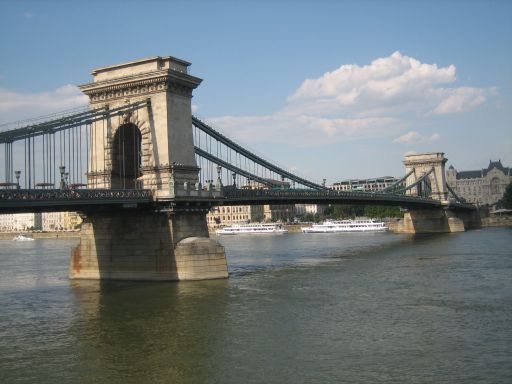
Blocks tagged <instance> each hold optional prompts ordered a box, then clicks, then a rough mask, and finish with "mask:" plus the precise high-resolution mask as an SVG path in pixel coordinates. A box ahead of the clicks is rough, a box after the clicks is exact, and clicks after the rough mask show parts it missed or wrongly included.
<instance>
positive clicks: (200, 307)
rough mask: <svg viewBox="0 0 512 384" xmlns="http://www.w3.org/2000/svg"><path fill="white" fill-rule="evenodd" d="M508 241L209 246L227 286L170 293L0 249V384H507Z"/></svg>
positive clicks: (511, 315)
mask: <svg viewBox="0 0 512 384" xmlns="http://www.w3.org/2000/svg"><path fill="white" fill-rule="evenodd" d="M511 234H512V230H511V229H507V228H495V229H486V230H481V231H472V232H468V233H463V234H451V235H436V236H421V237H420V236H414V237H411V236H398V235H393V234H389V233H379V234H366V235H365V234H358V235H356V236H355V235H347V236H345V235H344V234H341V235H336V234H326V235H324V234H318V235H314V234H312V235H303V234H288V235H284V236H255V237H251V236H245V237H243V236H242V237H239V236H231V237H220V238H219V240H220V241H221V242H222V243H223V244H224V245H225V247H226V252H227V255H228V264H229V268H230V279H229V280H216V281H202V282H182V283H161V282H159V283H140V282H136V283H134V282H97V281H69V280H68V279H67V268H68V257H69V254H70V250H71V248H72V247H73V246H74V241H72V240H59V241H54V240H37V241H34V242H30V243H14V242H9V241H3V242H0V308H1V311H0V351H1V352H2V353H0V377H1V378H2V383H3V382H5V383H11V382H13V383H14V382H15V383H34V382H37V383H55V382H65V383H140V382H150V383H170V382H172V383H241V382H243V383H262V382H264V383H339V382H358V383H375V382H389V383H398V382H403V383H411V382H416V383H432V382H447V383H453V382H464V383H471V382H474V383H477V382H493V383H508V382H509V381H510V378H511V377H512V357H511V356H512V325H511V324H512V279H511V272H512V251H511V248H510V247H509V243H510V235H511ZM359 235H360V236H359Z"/></svg>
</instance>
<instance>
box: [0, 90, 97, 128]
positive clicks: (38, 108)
mask: <svg viewBox="0 0 512 384" xmlns="http://www.w3.org/2000/svg"><path fill="white" fill-rule="evenodd" d="M87 103H88V98H87V96H85V95H84V94H83V93H82V92H80V90H79V89H78V87H76V86H74V85H70V84H68V85H64V86H62V87H60V88H57V89H56V90H54V91H50V92H39V93H21V92H14V91H10V90H7V89H2V88H0V114H1V116H2V120H3V121H2V122H8V121H13V120H23V119H27V118H32V117H36V116H40V115H47V114H50V113H54V112H60V111H62V110H65V109H71V108H76V107H81V106H85V105H87Z"/></svg>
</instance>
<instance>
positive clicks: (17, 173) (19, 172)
mask: <svg viewBox="0 0 512 384" xmlns="http://www.w3.org/2000/svg"><path fill="white" fill-rule="evenodd" d="M14 176H16V184H17V186H16V189H20V188H21V187H20V176H21V171H14Z"/></svg>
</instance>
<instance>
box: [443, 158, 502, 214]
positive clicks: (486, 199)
mask: <svg viewBox="0 0 512 384" xmlns="http://www.w3.org/2000/svg"><path fill="white" fill-rule="evenodd" d="M511 181H512V171H511V169H510V168H508V167H504V166H503V165H502V164H501V160H498V161H489V165H488V167H487V168H484V169H480V170H477V171H460V172H459V171H457V170H456V169H455V168H454V167H453V165H450V167H449V168H448V170H447V171H446V182H447V184H448V185H449V186H450V188H451V189H453V191H454V192H455V193H456V194H457V195H458V196H459V197H462V198H463V199H465V200H466V201H467V202H469V203H473V204H478V205H486V206H492V205H495V204H496V203H497V202H498V201H499V200H501V198H502V197H503V194H504V193H505V188H507V185H508V184H509V183H510V182H511Z"/></svg>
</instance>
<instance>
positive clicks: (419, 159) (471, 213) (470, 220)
mask: <svg viewBox="0 0 512 384" xmlns="http://www.w3.org/2000/svg"><path fill="white" fill-rule="evenodd" d="M447 161H448V159H447V158H445V157H444V153H442V152H429V153H421V154H413V155H407V156H405V160H404V165H405V170H406V174H409V172H411V171H412V172H411V174H410V175H409V176H408V177H407V179H406V186H410V185H413V184H415V182H416V181H417V180H418V179H419V178H421V177H422V176H423V175H425V174H427V173H429V172H430V174H429V175H428V178H427V184H428V185H429V186H430V197H431V198H432V199H435V200H439V201H440V202H441V206H440V207H439V208H431V209H408V210H406V211H405V212H404V218H403V219H401V220H399V221H398V222H396V223H393V224H392V225H391V230H393V231H395V232H398V233H448V232H463V231H465V230H467V229H473V228H479V227H480V225H481V222H480V216H479V213H478V211H477V210H460V209H455V208H452V207H451V206H450V198H449V196H448V188H447V187H446V172H445V164H446V162H447ZM421 192H422V191H420V187H419V186H416V187H413V188H411V189H410V190H408V191H407V193H408V194H409V195H413V196H418V195H421Z"/></svg>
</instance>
